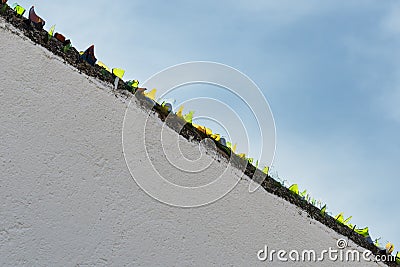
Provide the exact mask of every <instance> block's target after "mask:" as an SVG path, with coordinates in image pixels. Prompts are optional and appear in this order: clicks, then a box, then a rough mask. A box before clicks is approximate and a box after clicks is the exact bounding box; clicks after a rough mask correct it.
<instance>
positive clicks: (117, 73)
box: [112, 68, 125, 80]
mask: <svg viewBox="0 0 400 267" xmlns="http://www.w3.org/2000/svg"><path fill="white" fill-rule="evenodd" d="M112 73H113V74H114V75H115V76H117V77H118V78H120V79H121V80H122V77H124V74H125V71H124V70H123V69H119V68H115V69H113V70H112Z"/></svg>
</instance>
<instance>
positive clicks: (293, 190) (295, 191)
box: [289, 184, 299, 195]
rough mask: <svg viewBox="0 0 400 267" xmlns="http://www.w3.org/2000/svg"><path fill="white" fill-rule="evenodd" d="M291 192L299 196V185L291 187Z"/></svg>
mask: <svg viewBox="0 0 400 267" xmlns="http://www.w3.org/2000/svg"><path fill="white" fill-rule="evenodd" d="M289 190H290V191H292V192H293V193H295V194H296V195H298V194H299V186H298V185H297V184H294V185H292V186H291V187H289Z"/></svg>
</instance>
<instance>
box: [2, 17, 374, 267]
mask: <svg viewBox="0 0 400 267" xmlns="http://www.w3.org/2000/svg"><path fill="white" fill-rule="evenodd" d="M0 81H1V82H0V177H1V178H0V196H1V202H0V265H1V266H106V265H107V266H108V265H113V266H292V265H294V266H353V265H354V266H376V265H377V264H376V263H366V262H361V263H343V262H336V263H333V262H331V261H324V262H318V263H310V262H300V263H297V264H294V263H293V262H289V263H287V262H286V263H281V262H279V261H277V259H276V256H275V261H274V262H273V263H271V262H261V261H259V260H258V258H257V252H258V251H259V250H261V249H263V248H264V246H265V245H268V247H269V249H275V250H279V249H286V250H287V251H290V250H292V249H297V250H299V251H301V250H304V249H307V250H310V249H314V250H316V251H317V252H321V251H322V250H324V249H329V247H332V248H333V249H336V242H337V240H338V239H339V238H342V237H341V236H340V235H338V234H337V233H335V232H334V231H332V230H331V229H329V228H327V227H325V226H324V225H322V224H320V223H319V222H316V221H314V220H311V219H309V218H308V217H307V215H306V214H305V213H304V212H303V211H301V210H300V209H298V208H297V207H295V206H293V205H292V204H289V203H288V202H286V201H284V200H282V199H280V198H277V197H275V196H273V195H271V194H269V193H267V192H265V191H264V190H262V189H259V190H258V191H256V192H255V193H252V194H250V193H248V181H247V180H246V179H241V180H240V181H239V183H238V185H237V186H236V187H235V188H234V189H233V190H232V192H230V193H229V194H228V195H226V196H225V197H224V198H222V199H220V200H219V201H217V202H215V203H213V204H210V205H206V206H203V207H200V208H192V209H184V208H175V207H171V206H168V205H165V204H163V203H160V202H158V201H156V200H154V199H153V198H151V197H150V196H148V195H147V194H146V193H145V192H144V191H143V190H142V189H140V188H139V186H138V185H137V184H136V183H135V181H134V180H133V178H132V176H131V174H130V172H129V170H128V168H127V165H126V162H125V159H124V155H123V148H122V144H121V131H122V123H123V119H124V113H125V109H126V106H127V101H126V100H124V99H123V98H121V97H118V96H117V97H116V96H115V95H114V93H113V92H112V91H111V86H109V85H104V84H102V83H100V82H98V81H96V80H94V79H92V78H89V77H87V76H85V75H82V74H80V73H79V72H78V71H77V70H76V69H74V68H72V67H70V66H68V65H66V64H64V62H63V61H62V60H61V59H60V58H58V57H56V56H54V55H53V54H51V53H49V52H48V51H46V50H45V49H43V48H42V47H40V46H38V45H35V44H34V43H32V42H31V41H30V40H28V39H26V38H25V37H23V36H22V35H18V31H17V30H16V29H14V28H13V27H11V26H10V25H7V24H6V23H5V22H4V21H2V20H0ZM133 108H135V107H133ZM136 109H137V116H138V118H139V119H144V118H145V117H146V113H145V112H144V111H143V110H142V109H140V108H139V107H136ZM147 123H148V124H149V127H150V128H151V127H154V128H156V127H159V125H160V123H161V122H160V120H159V119H157V118H153V117H151V118H150V120H148V122H147ZM138 131H140V129H138ZM138 134H139V133H138ZM146 135H147V137H148V138H149V139H152V138H156V136H152V131H147V132H146ZM165 138H166V139H167V140H179V142H180V143H181V146H182V147H183V150H184V151H185V153H187V155H188V156H189V157H193V158H196V157H197V156H198V154H199V149H198V145H197V144H194V143H189V142H188V141H186V140H185V139H183V138H181V137H178V135H177V134H176V133H175V132H173V131H167V132H166V133H165ZM138 146H139V144H138ZM149 151H150V152H149V153H150V154H149V157H152V158H153V159H154V160H155V161H157V162H160V164H161V165H160V167H162V168H164V171H165V172H170V173H172V174H173V177H174V179H176V180H177V181H179V180H180V178H181V180H182V181H183V183H185V181H184V179H185V177H187V176H186V174H185V173H184V172H179V170H176V169H172V168H173V167H172V166H171V165H169V164H168V163H167V162H165V163H162V162H164V161H165V160H164V158H163V157H164V156H163V151H162V148H161V147H159V146H156V145H154V147H151V149H150V150H149ZM136 157H137V158H136V160H137V161H138V162H140V161H141V160H143V159H144V158H145V157H146V155H145V154H144V153H143V151H142V150H140V149H138V151H137V155H136ZM210 159H211V160H213V159H212V158H211V156H210V155H208V156H206V157H205V160H210ZM163 164H164V165H163ZM210 168H211V169H210V172H211V173H213V172H215V173H218V172H220V170H221V169H226V168H227V166H226V163H224V162H223V161H222V162H217V161H215V160H214V161H213V163H212V166H210ZM227 173H228V174H229V175H231V176H232V179H240V177H239V176H238V172H237V171H236V170H233V169H231V168H228V170H227ZM143 175H146V174H145V173H144V174H143ZM195 177H196V176H195ZM149 178H151V177H149ZM202 179H206V177H200V176H199V180H202ZM190 181H192V182H193V180H190ZM190 181H186V182H188V183H189V182H190ZM349 246H350V247H351V248H353V249H358V250H359V251H363V249H361V248H357V246H356V245H355V244H354V243H353V242H349Z"/></svg>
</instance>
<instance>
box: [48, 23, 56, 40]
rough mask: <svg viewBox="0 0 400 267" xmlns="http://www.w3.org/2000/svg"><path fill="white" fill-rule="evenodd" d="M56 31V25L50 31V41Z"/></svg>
mask: <svg viewBox="0 0 400 267" xmlns="http://www.w3.org/2000/svg"><path fill="white" fill-rule="evenodd" d="M55 29H56V25H53V26H51V28H50V30H49V39H50V38H52V37H53V35H54V30H55Z"/></svg>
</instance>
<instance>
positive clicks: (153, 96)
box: [144, 88, 157, 100]
mask: <svg viewBox="0 0 400 267" xmlns="http://www.w3.org/2000/svg"><path fill="white" fill-rule="evenodd" d="M156 93H157V89H155V88H153V89H152V90H151V91H150V92H148V93H144V95H145V96H146V97H147V98H150V99H151V100H154V99H155V98H156Z"/></svg>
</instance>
